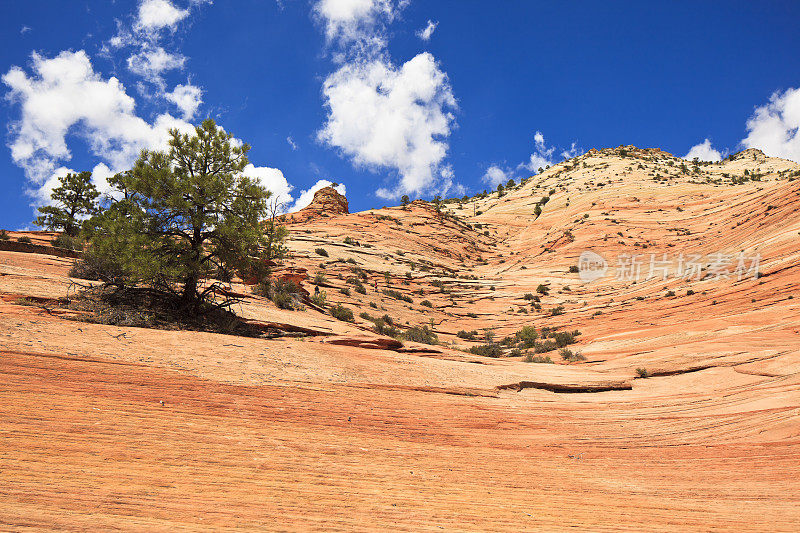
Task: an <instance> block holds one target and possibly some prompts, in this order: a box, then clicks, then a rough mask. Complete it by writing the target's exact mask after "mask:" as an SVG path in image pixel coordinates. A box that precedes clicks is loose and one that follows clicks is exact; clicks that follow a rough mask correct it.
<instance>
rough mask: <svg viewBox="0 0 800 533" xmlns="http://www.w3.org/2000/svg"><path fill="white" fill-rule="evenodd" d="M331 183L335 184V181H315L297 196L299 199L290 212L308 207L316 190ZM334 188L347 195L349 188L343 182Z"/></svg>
mask: <svg viewBox="0 0 800 533" xmlns="http://www.w3.org/2000/svg"><path fill="white" fill-rule="evenodd" d="M330 185H333V183H332V182H330V181H328V180H319V181H317V183H315V184H314V185H313V186H312V187H311V188H310V189H306V190H304V191H302V192H301V193H300V197H299V198H297V201H296V202H295V203H294V205H293V206H292V207H291V208H290V209H289V212H290V213H294V212H295V211H299V210H301V209H303V208H304V207H307V206H308V205H309V204H310V203H311V200H313V199H314V193H315V192H317V191H318V190H320V189H322V188H324V187H328V186H330ZM334 190H335V191H336V192H338V193H339V194H341V195H343V196H346V195H347V188H346V187H345V186H344V184H342V183H339V184H337V185H336V187H334Z"/></svg>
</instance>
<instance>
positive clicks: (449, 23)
mask: <svg viewBox="0 0 800 533" xmlns="http://www.w3.org/2000/svg"><path fill="white" fill-rule="evenodd" d="M0 11H1V12H2V17H0V32H2V36H3V46H2V47H0V74H2V75H3V83H2V84H1V85H0V91H2V92H3V93H4V95H5V100H4V101H3V103H2V106H1V108H0V116H1V117H2V120H3V121H4V122H5V124H6V131H5V132H4V133H5V135H6V137H5V142H4V147H3V153H2V156H0V180H2V181H0V183H1V184H2V191H3V194H2V195H0V227H2V228H9V229H15V228H20V227H25V226H29V225H30V223H31V220H32V218H33V211H34V206H35V205H37V204H39V205H40V204H41V202H43V201H45V199H46V197H47V194H48V191H49V190H50V188H51V187H52V185H53V183H54V182H55V180H56V178H57V176H58V175H59V174H63V172H65V171H66V169H70V170H95V178H96V180H98V185H101V186H102V181H103V179H104V178H103V177H104V176H105V175H108V174H110V173H113V172H116V171H119V170H123V169H124V168H125V167H126V166H127V165H129V164H130V162H131V160H132V158H134V157H135V155H136V153H138V151H139V150H140V149H142V148H158V147H159V146H161V145H163V139H164V132H165V131H166V129H167V127H169V126H176V127H184V128H185V127H186V126H187V125H188V124H190V123H196V122H197V121H199V120H201V119H202V118H204V117H206V116H211V117H213V118H215V119H216V120H217V122H218V123H219V124H220V125H221V126H223V127H224V128H225V129H226V130H228V131H231V132H232V133H233V134H234V135H236V136H237V137H238V138H240V139H242V140H244V141H246V142H248V143H250V144H251V145H252V147H253V149H252V151H251V153H250V156H251V157H250V159H251V162H252V163H253V167H252V168H251V169H250V171H251V173H252V174H253V175H255V176H257V177H259V178H260V179H262V181H263V182H264V183H265V184H266V185H268V186H270V187H271V188H273V189H274V190H275V191H276V192H279V193H281V194H282V195H283V196H282V198H283V199H284V200H286V201H287V206H289V208H297V207H300V206H302V205H303V203H305V201H307V199H308V198H309V197H310V195H311V193H313V190H315V187H319V186H322V185H324V184H325V183H327V181H321V180H328V181H335V182H339V183H341V184H343V185H344V186H345V187H346V191H347V196H348V198H349V200H350V205H351V210H362V209H367V208H370V207H379V206H382V205H393V204H395V203H397V198H398V197H399V195H401V194H404V193H408V194H409V195H410V196H412V198H414V197H431V196H432V195H433V194H436V193H439V192H444V193H445V195H447V196H452V195H456V194H457V195H461V194H464V193H473V192H476V191H479V190H483V189H484V188H487V187H489V186H491V185H492V184H495V183H497V182H498V181H499V180H504V179H507V178H510V177H514V178H519V177H524V176H528V175H531V174H532V173H534V172H535V170H536V168H538V166H540V165H541V164H543V163H546V162H554V161H559V160H561V159H562V158H563V157H564V156H565V155H577V154H579V153H581V152H582V151H585V150H588V149H589V148H592V147H599V148H601V147H607V146H618V145H620V144H634V145H637V146H642V147H652V146H657V147H661V148H662V149H664V150H666V151H669V152H672V153H675V154H676V155H680V156H683V155H686V154H688V153H689V152H690V150H693V151H692V152H691V153H692V154H693V155H699V156H701V157H703V158H716V157H719V156H724V155H726V154H727V153H730V152H735V151H737V150H739V149H742V148H744V147H750V146H753V147H758V148H761V149H762V150H764V151H765V152H767V153H768V155H775V156H781V157H786V158H790V159H793V160H795V161H800V134H798V132H797V127H798V126H800V53H799V52H800V32H798V31H797V26H796V23H797V21H798V20H800V3H798V2H766V3H759V4H758V5H756V4H754V3H745V2H726V3H722V2H696V1H695V2H670V3H667V4H664V5H661V6H659V7H652V5H651V4H650V3H642V2H602V3H599V2H573V3H563V2H546V3H545V2H532V1H519V2H513V1H510V0H509V1H505V2H500V3H498V2H489V1H469V0H458V1H456V0H453V1H438V2H422V1H419V0H416V1H414V0H412V1H410V2H408V1H397V0H318V1H307V0H281V1H280V2H276V1H270V0H215V1H214V2H210V1H208V0H116V1H109V0H97V1H87V0H71V1H69V2H64V1H45V0H26V1H24V2H20V1H17V0H0ZM426 28H428V32H424V30H425V29H426ZM33 54H36V55H35V56H34V55H33ZM706 140H708V141H707V142H706ZM693 147H695V148H693ZM304 192H305V194H303V193H304Z"/></svg>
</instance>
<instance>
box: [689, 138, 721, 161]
mask: <svg viewBox="0 0 800 533" xmlns="http://www.w3.org/2000/svg"><path fill="white" fill-rule="evenodd" d="M695 157H696V158H697V159H699V160H700V161H722V154H721V153H720V152H719V150H715V149H714V148H712V146H711V141H710V140H708V139H706V140H705V141H703V142H701V143H700V144H696V145H694V146H692V147H691V149H690V150H689V153H687V154H686V155H685V156H683V158H684V159H688V160H689V161H691V160H692V159H694V158H695Z"/></svg>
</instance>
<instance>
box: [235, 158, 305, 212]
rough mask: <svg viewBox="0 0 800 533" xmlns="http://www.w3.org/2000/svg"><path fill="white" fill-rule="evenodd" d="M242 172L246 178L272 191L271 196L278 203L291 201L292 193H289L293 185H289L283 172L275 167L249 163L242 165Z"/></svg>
mask: <svg viewBox="0 0 800 533" xmlns="http://www.w3.org/2000/svg"><path fill="white" fill-rule="evenodd" d="M242 174H243V175H244V176H247V177H248V178H253V179H255V180H257V181H258V182H259V183H260V184H261V185H262V186H263V187H265V188H266V189H267V190H268V191H270V192H271V193H272V197H273V198H275V199H277V201H278V203H281V204H287V203H290V202H291V201H292V195H291V194H289V193H290V192H291V191H292V189H293V188H294V187H292V186H291V185H289V182H288V181H286V178H285V177H284V175H283V172H281V171H280V170H278V169H277V168H270V167H257V166H255V165H253V164H252V163H250V164H248V165H247V166H246V167H244V170H243V171H242Z"/></svg>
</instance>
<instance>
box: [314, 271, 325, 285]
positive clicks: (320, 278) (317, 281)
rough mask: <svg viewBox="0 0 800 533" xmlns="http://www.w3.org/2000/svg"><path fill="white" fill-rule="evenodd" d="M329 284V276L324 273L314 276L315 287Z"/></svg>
mask: <svg viewBox="0 0 800 533" xmlns="http://www.w3.org/2000/svg"><path fill="white" fill-rule="evenodd" d="M327 282H328V276H326V275H325V273H324V272H317V273H316V275H315V276H314V285H322V284H324V283H327Z"/></svg>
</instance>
